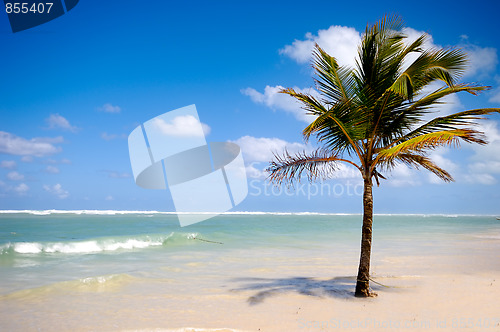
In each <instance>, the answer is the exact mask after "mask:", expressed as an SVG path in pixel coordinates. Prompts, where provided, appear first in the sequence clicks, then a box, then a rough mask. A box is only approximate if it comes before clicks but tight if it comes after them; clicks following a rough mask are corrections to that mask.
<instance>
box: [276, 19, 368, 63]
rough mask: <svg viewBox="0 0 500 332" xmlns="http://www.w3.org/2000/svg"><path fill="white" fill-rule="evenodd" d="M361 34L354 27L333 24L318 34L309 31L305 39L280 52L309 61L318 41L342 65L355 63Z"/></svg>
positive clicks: (299, 61) (299, 59) (287, 46)
mask: <svg viewBox="0 0 500 332" xmlns="http://www.w3.org/2000/svg"><path fill="white" fill-rule="evenodd" d="M360 41H361V34H360V33H359V32H358V31H356V29H354V28H350V27H345V26H338V25H332V26H330V27H329V28H328V29H326V30H319V31H318V33H317V34H316V35H313V34H312V33H310V32H308V33H306V35H305V39H304V40H297V39H296V40H295V41H294V42H293V43H292V45H286V46H285V47H284V48H282V49H281V50H280V51H279V52H280V54H284V55H287V56H289V57H290V58H292V59H293V60H295V61H297V62H298V63H307V62H309V61H310V60H311V56H312V51H313V48H314V44H315V43H317V44H318V45H319V46H321V47H322V48H323V49H324V50H325V51H326V52H327V53H328V54H330V55H332V56H334V57H335V58H336V59H337V61H338V62H339V64H340V65H349V66H352V67H353V66H354V65H355V58H356V56H357V49H358V45H359V42H360Z"/></svg>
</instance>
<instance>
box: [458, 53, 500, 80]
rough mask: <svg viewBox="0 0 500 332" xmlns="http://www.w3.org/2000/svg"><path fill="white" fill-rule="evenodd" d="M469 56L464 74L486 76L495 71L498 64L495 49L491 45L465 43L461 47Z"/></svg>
mask: <svg viewBox="0 0 500 332" xmlns="http://www.w3.org/2000/svg"><path fill="white" fill-rule="evenodd" d="M463 49H464V51H465V52H466V53H467V55H468V58H469V63H468V68H467V71H466V72H465V76H478V77H479V78H481V77H486V76H489V75H490V74H491V73H494V72H495V69H496V66H497V64H498V56H497V50H496V49H495V48H492V47H479V46H476V45H465V46H464V47H463Z"/></svg>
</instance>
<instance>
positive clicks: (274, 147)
mask: <svg viewBox="0 0 500 332" xmlns="http://www.w3.org/2000/svg"><path fill="white" fill-rule="evenodd" d="M234 143H236V144H238V145H239V146H240V148H241V151H242V154H243V158H244V160H245V162H247V163H252V162H266V163H267V162H270V161H271V160H272V159H273V157H274V155H273V152H276V153H278V154H282V153H283V151H284V150H285V149H287V150H288V152H289V153H297V152H301V151H308V150H311V148H310V147H308V146H306V145H305V144H301V143H290V142H287V141H284V140H282V139H279V138H267V137H260V138H257V137H252V136H243V137H240V138H238V139H237V140H236V141H234Z"/></svg>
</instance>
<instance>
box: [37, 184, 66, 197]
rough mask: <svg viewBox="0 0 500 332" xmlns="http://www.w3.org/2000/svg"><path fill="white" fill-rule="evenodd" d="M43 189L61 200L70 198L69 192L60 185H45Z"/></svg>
mask: <svg viewBox="0 0 500 332" xmlns="http://www.w3.org/2000/svg"><path fill="white" fill-rule="evenodd" d="M43 189H44V190H45V191H46V192H48V193H51V194H53V195H55V196H57V197H58V198H60V199H65V198H67V197H68V196H69V192H68V191H67V190H64V189H63V188H62V186H61V185H60V184H59V183H57V184H55V185H53V186H50V185H47V184H45V185H43Z"/></svg>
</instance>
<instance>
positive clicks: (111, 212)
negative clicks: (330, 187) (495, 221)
mask: <svg viewBox="0 0 500 332" xmlns="http://www.w3.org/2000/svg"><path fill="white" fill-rule="evenodd" d="M0 214H32V215H51V214H75V215H82V214H84V215H126V214H144V215H151V214H157V215H177V214H184V215H186V214H187V215H189V214H194V215H196V214H209V215H212V214H216V215H217V214H220V215H278V216H279V215H283V216H287V215H296V216H301V215H303V216H307V215H312V216H359V215H361V213H327V212H307V211H304V212H267V211H229V212H224V213H217V212H208V211H207V212H174V211H156V210H144V211H142V210H53V209H51V210H0ZM374 215H375V216H416V217H434V216H438V217H495V216H497V215H494V214H452V213H450V214H447V213H375V214H374Z"/></svg>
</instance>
